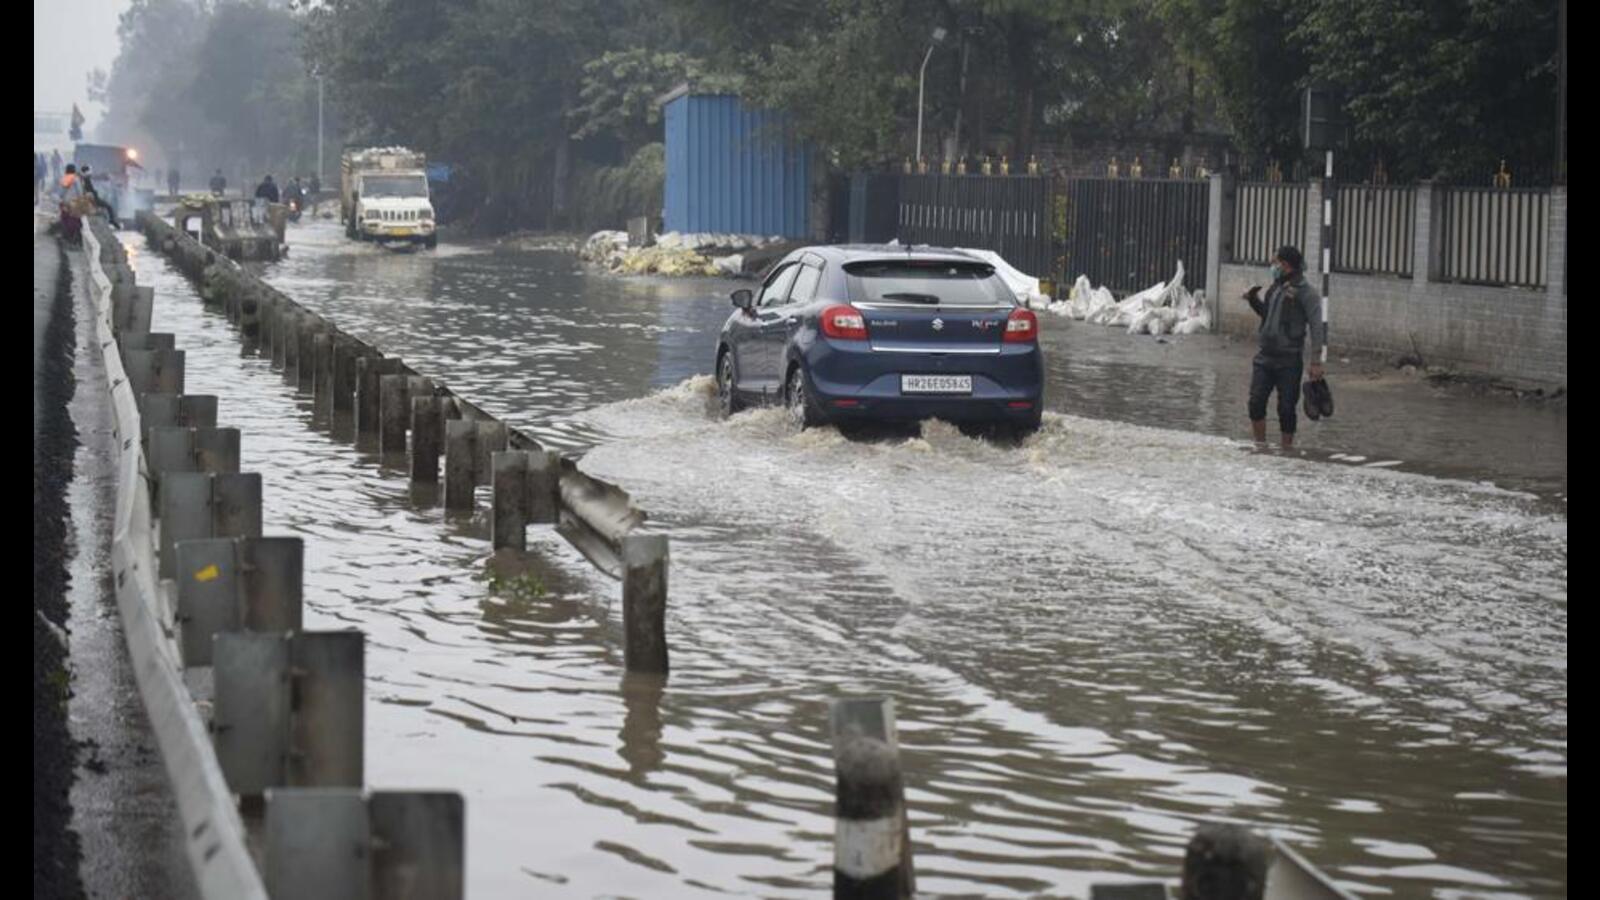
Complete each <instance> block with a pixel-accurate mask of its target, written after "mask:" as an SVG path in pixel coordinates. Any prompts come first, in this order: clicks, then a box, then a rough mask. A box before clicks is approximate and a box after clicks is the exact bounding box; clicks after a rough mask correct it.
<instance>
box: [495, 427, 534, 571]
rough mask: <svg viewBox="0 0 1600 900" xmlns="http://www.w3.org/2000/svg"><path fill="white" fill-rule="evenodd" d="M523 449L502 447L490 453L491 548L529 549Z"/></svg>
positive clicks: (526, 481)
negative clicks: (491, 478)
mask: <svg viewBox="0 0 1600 900" xmlns="http://www.w3.org/2000/svg"><path fill="white" fill-rule="evenodd" d="M529 456H530V454H529V453H528V452H527V451H526V450H501V451H497V452H496V453H495V454H494V455H493V456H492V457H491V459H492V463H491V465H492V466H493V470H494V474H493V485H492V496H491V500H490V506H489V534H490V540H491V545H492V546H493V547H494V549H496V550H499V549H502V548H510V549H512V550H517V551H523V550H526V549H528V535H527V528H528V468H529V463H528V457H529Z"/></svg>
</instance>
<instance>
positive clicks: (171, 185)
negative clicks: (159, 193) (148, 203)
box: [167, 166, 178, 197]
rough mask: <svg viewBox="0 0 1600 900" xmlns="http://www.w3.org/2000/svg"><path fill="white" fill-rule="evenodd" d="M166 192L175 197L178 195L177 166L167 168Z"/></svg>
mask: <svg viewBox="0 0 1600 900" xmlns="http://www.w3.org/2000/svg"><path fill="white" fill-rule="evenodd" d="M167 193H169V194H171V195H173V196H174V197H176V196H177V195H178V167H177V166H173V167H172V168H170V169H168V170H167Z"/></svg>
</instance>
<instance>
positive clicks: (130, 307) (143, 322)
mask: <svg viewBox="0 0 1600 900" xmlns="http://www.w3.org/2000/svg"><path fill="white" fill-rule="evenodd" d="M131 283H132V282H131V281H130V284H131ZM155 303H156V289H155V288H153V287H138V286H137V285H135V286H134V288H133V292H132V296H130V297H129V298H128V302H127V306H126V308H125V310H124V312H125V315H124V316H123V318H121V319H119V320H118V327H117V333H118V334H123V333H126V332H140V331H149V330H150V320H151V318H152V317H153V316H154V315H155Z"/></svg>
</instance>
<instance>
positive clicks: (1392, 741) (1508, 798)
mask: <svg viewBox="0 0 1600 900" xmlns="http://www.w3.org/2000/svg"><path fill="white" fill-rule="evenodd" d="M124 241H125V242H127V243H128V244H129V245H130V248H131V256H132V260H133V264H134V266H135V267H136V269H137V270H138V272H139V279H140V282H141V283H144V284H154V285H155V286H156V290H157V298H158V299H157V308H156V313H155V328H156V329H157V330H162V331H172V332H176V334H177V340H178V345H179V347H180V348H182V349H184V350H186V351H187V354H188V362H187V390H188V391H189V392H191V393H215V394H218V395H219V396H220V397H221V404H220V411H219V424H225V425H234V426H238V427H240V428H241V429H242V430H243V433H244V435H243V466H244V469H245V470H247V471H258V472H260V473H261V474H262V476H263V481H264V496H265V498H266V513H265V523H266V530H267V533H268V534H279V535H282V534H289V535H298V536H301V537H303V538H305V539H306V602H307V606H308V609H307V624H308V626H309V627H312V628H337V627H351V626H353V627H359V628H361V629H362V630H364V631H365V632H366V634H367V639H368V649H367V674H368V706H367V748H368V749H367V779H368V782H369V784H371V785H372V786H374V787H382V788H400V787H417V788H450V789H455V790H459V791H461V792H462V794H463V795H465V797H466V802H467V866H468V890H469V894H470V895H471V896H474V897H480V898H481V897H516V896H553V897H594V896H631V897H678V896H716V895H735V896H772V897H800V896H818V895H819V894H823V893H825V891H826V890H827V888H828V885H829V884H830V883H831V863H832V847H831V842H832V830H833V822H832V818H831V815H832V805H833V798H832V790H833V781H832V762H831V758H830V755H829V737H828V733H827V705H828V702H829V701H830V700H832V699H834V698H836V697H839V696H843V695H849V694H859V693H873V694H876V693H882V694H889V695H892V696H893V697H894V698H895V701H896V705H897V714H898V718H899V728H900V736H901V743H902V755H903V759H904V762H905V766H906V777H907V783H908V787H907V801H908V806H909V809H910V814H911V828H912V837H913V841H914V844H915V853H916V869H917V878H918V887H919V890H920V891H921V892H922V893H923V894H925V895H929V896H937V895H962V896H1076V897H1084V896H1087V894H1088V889H1089V886H1090V885H1091V884H1094V883H1099V882H1109V881H1118V880H1132V879H1149V878H1160V879H1172V878H1174V877H1175V875H1176V873H1177V871H1178V869H1179V867H1180V864H1181V859H1182V852H1183V846H1184V843H1185V842H1186V841H1187V839H1188V837H1189V835H1190V833H1191V832H1192V831H1193V829H1194V827H1195V825H1196V823H1198V822H1200V821H1202V820H1207V819H1226V820H1230V821H1237V822H1242V823H1248V824H1251V825H1254V826H1256V827H1259V828H1261V829H1263V830H1265V831H1268V832H1271V833H1274V834H1277V835H1279V836H1281V837H1283V838H1285V839H1286V840H1287V841H1289V842H1290V843H1291V844H1292V845H1294V846H1296V847H1298V848H1300V849H1301V850H1302V851H1303V852H1304V853H1305V854H1306V855H1307V856H1308V857H1310V858H1311V859H1312V860H1314V861H1315V862H1317V863H1318V864H1319V865H1321V866H1323V867H1324V868H1325V869H1326V870H1327V871H1328V872H1329V873H1330V874H1332V875H1333V876H1334V877H1335V878H1336V879H1337V880H1338V881H1340V882H1341V883H1342V884H1344V885H1346V886H1347V887H1349V888H1350V889H1352V890H1354V891H1356V892H1358V893H1361V894H1367V895H1377V896H1437V897H1482V896H1494V897H1502V896H1504V897H1530V896H1533V897H1556V896H1565V894H1566V893H1567V874H1566V872H1567V858H1566V857H1567V799H1566V798H1567V651H1566V641H1567V587H1566V578H1567V516H1566V449H1565V442H1566V423H1565V413H1564V411H1553V410H1541V409H1537V408H1533V409H1529V408H1524V407H1518V406H1516V405H1514V404H1513V405H1507V404H1501V405H1494V404H1492V403H1488V402H1487V401H1482V400H1475V399H1472V398H1462V397H1457V396H1451V395H1445V394H1440V395H1438V396H1430V395H1428V394H1427V391H1428V389H1427V388H1426V387H1424V386H1420V385H1410V386H1402V387H1400V388H1396V387H1394V386H1392V385H1391V386H1384V385H1374V386H1370V387H1359V386H1352V388H1351V389H1350V390H1347V391H1345V392H1344V393H1342V394H1341V395H1340V399H1341V401H1344V402H1345V403H1346V405H1345V406H1343V407H1341V410H1340V414H1339V417H1336V419H1335V420H1333V421H1331V422H1326V423H1321V424H1322V425H1323V426H1326V427H1322V428H1321V429H1320V430H1316V429H1310V428H1308V429H1307V431H1306V436H1305V438H1304V440H1303V443H1304V444H1306V445H1307V447H1308V448H1310V450H1311V451H1312V452H1311V453H1310V454H1309V455H1308V456H1306V457H1303V458H1302V457H1283V456H1280V455H1277V454H1255V453H1251V452H1248V451H1247V450H1246V449H1245V448H1243V447H1242V446H1241V445H1240V444H1239V443H1238V441H1237V440H1236V439H1230V438H1229V437H1227V436H1226V435H1230V434H1231V435H1234V436H1235V438H1236V437H1237V429H1236V428H1235V427H1234V423H1232V422H1230V421H1229V420H1228V417H1229V416H1238V415H1239V414H1240V412H1239V411H1240V410H1241V409H1242V404H1243V396H1244V386H1245V385H1246V384H1247V379H1248V371H1247V369H1245V370H1244V375H1243V378H1244V379H1245V380H1244V381H1240V380H1239V378H1240V376H1239V375H1238V374H1237V373H1238V371H1240V367H1238V366H1237V365H1232V364H1227V365H1225V364H1223V363H1222V362H1219V360H1220V359H1224V358H1227V355H1228V354H1238V353H1241V352H1244V353H1246V356H1247V355H1248V353H1247V351H1243V350H1241V349H1240V347H1238V346H1230V345H1227V344H1226V343H1225V342H1219V341H1215V340H1210V339H1208V343H1203V344H1199V345H1198V348H1199V349H1193V348H1190V349H1191V350H1192V352H1189V351H1186V350H1185V348H1183V347H1181V346H1177V345H1158V344H1155V343H1154V342H1153V341H1151V340H1150V339H1149V338H1145V339H1144V342H1143V343H1141V344H1138V345H1136V346H1131V347H1130V345H1129V344H1128V343H1127V342H1130V341H1133V340H1134V339H1132V338H1129V337H1128V336H1126V335H1125V334H1121V333H1118V332H1113V331H1111V330H1108V329H1094V330H1093V331H1092V332H1090V331H1085V330H1083V329H1087V328H1089V326H1082V325H1070V326H1069V325H1066V324H1065V323H1059V322H1054V321H1052V322H1049V323H1047V324H1046V350H1047V353H1050V354H1052V362H1051V382H1050V387H1049V389H1048V390H1049V391H1050V392H1051V396H1050V403H1049V408H1050V410H1051V412H1050V413H1048V414H1047V415H1046V420H1045V427H1044V429H1043V430H1042V431H1041V433H1040V434H1038V435H1037V436H1035V437H1033V438H1031V439H1029V440H1028V441H1026V442H1025V443H1023V444H1022V445H1021V446H998V445H995V444H991V443H986V442H984V441H981V440H975V439H972V438H968V437H965V436H963V435H961V434H960V433H959V432H957V431H956V430H954V429H952V428H949V427H948V426H945V425H942V424H938V423H932V424H929V425H926V426H924V427H922V428H921V429H920V431H917V432H914V433H910V434H891V435H879V436H874V437H871V438H853V437H846V436H844V435H841V434H839V433H838V432H837V431H835V430H832V429H821V430H817V431H812V432H806V433H803V434H802V433H796V432H795V431H794V430H793V429H792V427H791V426H790V425H789V424H788V423H787V422H786V420H785V418H784V416H783V415H782V414H781V413H780V412H777V411H772V410H765V411H762V410H758V411H755V412H752V413H748V414H744V415H740V416H736V417H734V418H733V419H731V420H728V421H720V420H718V419H717V418H716V417H715V416H713V415H712V414H711V413H710V411H709V406H710V403H709V401H710V398H711V390H712V388H711V382H710V379H709V378H708V377H707V376H708V373H709V371H710V369H711V351H712V341H713V339H714V336H715V333H716V330H717V328H718V327H719V326H720V324H721V322H722V320H723V319H724V318H725V316H726V312H727V310H728V309H729V307H728V305H727V300H726V292H727V290H728V289H729V287H730V285H729V283H727V282H721V281H713V280H701V281H683V282H661V281H628V280H621V279H616V278H613V277H610V276H607V275H603V274H597V273H592V272H587V271H585V269H584V268H583V267H582V266H581V264H579V263H578V262H576V261H575V260H574V259H573V258H572V257H570V256H567V255H562V254H559V253H554V252H547V251H515V252H509V251H508V252H490V251H491V248H473V247H465V248H464V247H451V246H448V245H441V246H440V248H439V249H438V250H437V251H436V252H432V253H427V252H423V253H411V254H400V253H390V252H386V251H382V250H379V249H376V248H372V247H368V246H359V245H354V244H349V243H346V242H344V240H343V239H342V237H341V236H340V234H339V231H338V229H337V228H336V226H331V225H328V224H325V223H317V224H314V225H306V226H302V227H298V228H292V229H291V231H290V242H291V244H292V245H293V251H292V255H291V256H290V257H289V258H288V259H286V260H284V261H282V262H281V263H278V264H275V265H273V266H271V267H269V268H268V269H267V270H266V275H267V277H268V279H269V280H271V281H272V282H273V283H274V284H276V285H277V286H278V287H279V288H281V289H282V290H284V291H285V292H287V293H288V294H290V295H291V296H293V297H294V298H295V299H297V300H298V301H300V302H301V303H303V304H305V305H307V306H309V307H311V308H313V309H315V310H317V311H319V312H322V313H323V314H325V315H328V316H330V317H332V318H333V319H334V320H335V321H337V322H338V323H339V324H340V325H341V326H342V327H343V328H345V329H346V330H348V331H351V332H353V333H355V334H357V335H360V336H362V337H364V338H366V339H367V340H369V341H371V342H372V343H374V344H376V345H377V346H379V347H380V348H382V349H383V350H384V351H385V352H387V353H390V354H391V355H398V356H401V357H403V358H404V359H405V360H406V361H407V362H408V363H409V364H411V365H412V366H413V367H415V368H416V369H418V370H419V371H422V372H424V373H427V374H430V375H433V376H436V377H438V378H440V379H442V380H443V381H445V382H447V383H448V384H449V385H450V386H451V387H452V388H453V389H455V390H456V391H458V392H459V393H461V394H463V395H465V396H467V397H469V398H471V399H473V400H474V401H477V402H479V403H480V404H481V405H483V406H484V407H486V408H488V409H489V410H490V411H492V412H494V413H496V414H497V415H500V416H502V417H503V418H505V419H506V420H507V421H509V422H511V423H512V424H513V425H515V426H517V427H520V428H523V429H526V430H527V431H529V432H531V433H532V434H534V435H536V436H538V437H539V438H540V439H541V440H545V441H547V442H548V443H550V444H552V445H553V446H557V447H560V448H562V449H563V450H565V451H566V452H568V453H570V454H573V455H578V454H581V455H582V465H583V466H584V468H585V469H586V470H587V471H590V472H591V473H593V474H595V475H597V476H600V477H603V478H606V479H609V480H612V481H615V482H617V483H618V484H620V485H622V486H623V487H625V488H626V489H628V490H629V491H630V492H632V494H633V496H634V499H635V501H636V502H637V503H638V504H639V505H640V506H641V507H642V508H644V509H645V510H646V511H648V512H649V514H650V517H651V521H650V525H651V527H652V528H655V529H658V530H660V531H662V532H664V533H666V534H668V535H670V536H671V541H672V550H671V553H672V569H671V576H670V578H671V594H670V600H669V609H668V614H667V629H668V636H669V641H670V644H671V652H672V666H673V669H672V676H671V679H670V681H669V682H668V683H667V684H666V685H665V686H664V687H662V686H661V685H651V684H631V683H624V681H623V679H622V678H621V677H620V674H621V665H622V652H621V642H620V638H621V635H620V619H621V613H620V609H619V599H620V588H619V586H618V585H617V584H616V583H615V582H613V581H611V580H609V579H607V578H605V577H604V576H602V575H599V574H598V573H596V572H595V571H594V570H593V569H592V568H591V567H590V566H589V565H588V564H587V563H586V562H585V561H584V560H583V559H582V558H581V557H579V556H578V555H577V553H576V552H575V551H573V550H572V549H571V548H570V547H569V546H567V545H566V544H565V542H564V541H562V540H561V539H560V538H558V537H555V536H554V535H552V534H550V533H549V532H548V531H547V530H546V529H543V528H533V529H530V532H529V544H530V551H531V556H532V565H533V571H534V572H535V577H533V578H531V579H524V580H523V581H521V582H519V585H520V587H521V588H522V589H521V590H513V589H510V588H508V587H507V586H505V585H504V584H501V585H495V584H491V583H490V582H489V581H487V580H485V578H484V573H485V559H486V557H487V555H488V544H487V540H486V537H487V535H486V515H485V514H484V513H483V512H482V511H481V509H480V512H479V514H478V515H477V516H475V517H471V518H459V517H447V516H446V515H445V514H444V513H443V512H442V511H441V510H440V509H438V508H437V507H435V506H432V505H429V504H427V503H424V502H419V501H418V499H417V498H416V497H415V496H414V495H413V493H412V491H411V490H410V489H409V486H408V485H407V482H406V480H405V478H404V476H403V473H401V472H399V471H396V470H393V469H385V468H382V467H380V465H379V461H378V460H377V459H375V458H374V457H372V456H370V455H365V454H358V453H357V452H356V451H355V449H354V448H352V447H350V446H349V445H348V444H344V443H340V442H335V441H334V440H333V439H332V438H331V437H330V435H329V434H328V432H327V431H326V430H325V429H323V428H322V426H321V424H320V423H315V422H313V418H312V412H311V408H310V398H309V396H308V395H304V394H300V395H297V394H296V393H295V391H294V390H293V389H292V388H289V387H287V386H285V385H284V383H283V381H282V378H281V377H280V375H279V374H278V373H276V372H273V371H271V370H270V368H269V366H268V364H267V362H266V361H265V360H262V359H259V358H257V357H254V356H244V357H241V355H240V350H239V345H238V343H237V341H236V340H235V339H234V337H233V334H232V331H231V328H230V326H229V325H228V324H227V322H226V321H225V320H224V318H223V317H222V316H221V315H219V314H217V313H214V312H211V311H207V310H204V309H203V308H202V307H201V305H200V303H199V302H198V300H196V299H195V297H194V294H193V292H192V291H191V290H190V288H189V287H188V286H187V284H185V283H184V282H183V281H182V279H181V278H180V277H179V276H177V274H176V273H175V272H173V271H172V270H170V269H169V268H167V267H166V265H165V264H164V263H163V262H162V261H161V260H159V259H154V258H151V256H150V255H149V254H148V253H147V252H146V251H145V250H144V245H143V239H142V238H140V237H137V236H133V235H127V236H125V237H124ZM1119 341H1120V342H1123V343H1121V344H1119V343H1118V342H1119ZM1335 372H1336V373H1337V370H1335ZM1336 390H1337V387H1336ZM1401 390H1407V391H1411V392H1412V393H1416V394H1419V397H1418V398H1417V399H1410V400H1408V399H1405V398H1404V397H1402V398H1401V399H1399V400H1397V401H1395V402H1396V403H1399V404H1400V405H1399V406H1396V405H1395V403H1389V402H1388V400H1389V399H1391V398H1392V397H1393V396H1396V395H1398V392H1399V391H1401ZM1362 391H1367V392H1368V393H1369V394H1370V395H1371V396H1374V397H1377V398H1379V399H1383V400H1385V403H1386V405H1385V406H1384V409H1385V410H1386V411H1387V412H1386V414H1387V415H1388V416H1389V418H1390V419H1391V420H1394V419H1400V420H1403V421H1387V422H1385V423H1381V424H1379V423H1371V422H1369V423H1367V424H1368V426H1369V427H1367V428H1363V427H1362V417H1361V416H1360V414H1359V413H1358V412H1357V410H1359V409H1360V404H1359V402H1351V401H1349V400H1346V398H1353V397H1357V396H1361V395H1362V394H1361V392H1362ZM1385 392H1388V393H1385ZM1419 392H1420V393H1419ZM1407 404H1409V405H1407ZM1474 408H1476V409H1478V410H1480V419H1481V421H1480V422H1479V423H1478V425H1477V426H1475V427H1465V428H1463V427H1459V425H1458V426H1457V427H1456V430H1455V431H1454V432H1449V431H1448V428H1449V426H1450V423H1452V422H1455V423H1459V422H1461V421H1470V420H1463V419H1461V418H1460V416H1462V415H1465V414H1467V413H1468V412H1469V411H1470V410H1472V409H1474ZM1396 410H1398V411H1399V412H1400V413H1401V414H1402V415H1396V414H1395V413H1396ZM1441 431H1443V432H1444V435H1443V436H1441V434H1440V432H1441ZM1452 434H1453V435H1454V437H1451V436H1450V435H1452ZM1462 435H1466V436H1467V437H1462ZM1475 441H1476V442H1477V443H1474V442H1475ZM1445 476H1449V477H1445ZM483 496H485V495H481V496H480V507H481V506H482V502H481V500H482V499H483Z"/></svg>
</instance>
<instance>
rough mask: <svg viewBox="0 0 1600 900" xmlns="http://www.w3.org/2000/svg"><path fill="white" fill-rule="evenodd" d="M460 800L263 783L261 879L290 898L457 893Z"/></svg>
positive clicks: (377, 898) (460, 885)
mask: <svg viewBox="0 0 1600 900" xmlns="http://www.w3.org/2000/svg"><path fill="white" fill-rule="evenodd" d="M465 824H466V806H465V803H464V802H463V801H462V798H461V795H460V794H458V793H455V792H453V791H451V792H445V791H373V792H372V793H371V794H370V795H368V796H366V797H363V796H362V794H361V791H359V790H356V789H353V788H273V789H271V790H269V791H267V827H266V853H265V857H266V859H265V870H266V871H265V873H264V877H265V881H266V886H267V891H268V893H270V894H271V895H272V896H274V897H293V898H295V900H349V898H356V900H366V898H370V900H411V898H417V900H462V898H464V897H465V896H466V865H465V862H466V856H465V853H464V850H465V847H466V829H465Z"/></svg>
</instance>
